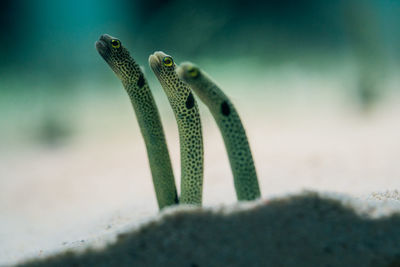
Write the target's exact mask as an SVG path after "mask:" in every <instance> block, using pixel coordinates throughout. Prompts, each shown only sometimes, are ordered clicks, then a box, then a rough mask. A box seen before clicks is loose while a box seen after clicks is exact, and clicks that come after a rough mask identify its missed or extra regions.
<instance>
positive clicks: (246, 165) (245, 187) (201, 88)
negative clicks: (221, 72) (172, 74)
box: [176, 63, 260, 200]
mask: <svg viewBox="0 0 400 267" xmlns="http://www.w3.org/2000/svg"><path fill="white" fill-rule="evenodd" d="M176 72H177V74H178V76H179V78H180V79H182V80H183V81H184V82H186V83H187V84H188V85H189V86H190V88H191V89H192V90H193V91H194V92H195V93H196V95H197V96H198V97H199V98H200V100H201V101H202V102H204V104H206V105H207V107H208V108H209V110H210V112H211V114H212V115H213V117H214V119H215V121H216V122H217V125H218V127H219V129H220V131H221V134H222V137H223V139H224V142H225V147H226V150H227V152H228V156H229V162H230V164H231V169H232V173H233V179H234V184H235V190H236V196H237V198H238V200H254V199H257V198H259V197H260V187H259V185H258V180H257V174H256V168H255V166H254V161H253V157H252V155H251V151H250V146H249V143H248V140H247V136H246V132H245V130H244V128H243V125H242V122H241V120H240V117H239V114H238V113H237V111H236V109H235V107H234V106H233V104H232V102H231V101H230V100H229V98H228V97H227V96H226V95H225V94H224V92H222V90H221V89H220V88H219V87H218V86H217V85H216V84H215V82H214V81H212V79H211V78H210V77H209V76H208V75H207V74H206V73H205V72H203V71H202V70H200V69H199V68H198V67H197V66H195V65H193V64H192V63H182V64H181V65H180V66H179V67H178V68H177V71H176Z"/></svg>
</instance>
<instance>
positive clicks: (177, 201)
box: [174, 190, 179, 204]
mask: <svg viewBox="0 0 400 267" xmlns="http://www.w3.org/2000/svg"><path fill="white" fill-rule="evenodd" d="M174 201H175V204H179V198H178V192H176V190H175V199H174Z"/></svg>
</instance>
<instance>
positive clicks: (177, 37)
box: [0, 0, 400, 265]
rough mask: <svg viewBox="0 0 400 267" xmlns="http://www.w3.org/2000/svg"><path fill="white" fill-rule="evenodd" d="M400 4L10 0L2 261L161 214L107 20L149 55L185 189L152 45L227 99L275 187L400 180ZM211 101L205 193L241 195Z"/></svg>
mask: <svg viewBox="0 0 400 267" xmlns="http://www.w3.org/2000/svg"><path fill="white" fill-rule="evenodd" d="M398 14H400V2H398V1H390V0H382V1H378V0H366V1H361V0H352V1H345V0H335V1H329V3H328V1H316V0H308V1H306V0H300V1H294V0H283V1H282V0H281V1H277V0H274V1H273V0H269V1H263V2H262V3H260V2H258V1H239V0H235V1H227V0H223V1H209V0H207V1H182V0H168V1H160V0H147V1H146V0H137V1H127V0H120V1H104V0H100V1H94V0H88V1H77V0H73V1H50V0H38V1H28V0H24V1H23V0H17V1H11V0H6V1H1V3H0V33H1V35H0V40H1V41H0V265H2V264H5V263H9V262H14V261H16V260H20V259H21V258H22V257H25V256H32V255H36V256H37V255H39V256H40V255H42V254H45V253H46V251H50V250H51V249H54V248H60V247H61V248H63V247H65V246H77V243H79V244H81V242H77V243H76V242H75V241H76V240H87V239H90V238H91V237H92V239H93V238H94V239H95V238H97V237H98V234H99V232H101V233H102V234H105V233H109V232H112V231H117V230H118V229H119V227H120V226H121V225H124V224H129V223H132V222H137V221H139V220H143V219H144V218H147V217H149V216H152V215H154V214H156V213H157V205H156V201H155V196H154V192H153V189H152V183H151V176H150V171H149V168H148V163H147V159H146V157H145V155H146V154H145V148H144V144H143V141H142V139H141V135H140V133H139V129H138V126H137V122H136V118H135V115H134V113H133V110H132V107H131V105H130V101H129V99H128V97H127V95H126V93H125V91H124V89H123V87H122V85H121V83H120V81H119V80H118V79H117V78H116V76H115V75H114V73H113V72H112V71H111V69H110V68H109V67H108V66H107V64H106V63H105V62H104V61H103V59H102V58H101V57H100V56H99V55H98V53H97V51H96V50H95V48H94V42H95V41H96V40H97V39H98V38H99V36H100V35H101V34H103V33H108V34H110V35H112V36H115V37H118V38H120V39H121V41H122V43H123V44H124V45H125V46H126V47H127V48H128V50H129V51H130V52H131V55H132V57H133V58H135V60H136V61H137V62H138V63H139V64H140V65H142V66H143V67H144V69H145V75H146V78H147V79H148V80H149V83H150V87H151V89H152V91H153V94H154V96H155V99H156V102H157V104H158V107H159V110H160V113H161V116H162V121H163V124H164V128H165V131H166V135H167V140H168V144H169V150H170V153H171V156H172V160H173V165H174V172H175V176H176V179H177V186H178V190H179V176H180V166H179V142H178V133H177V129H176V123H175V120H174V116H173V113H172V110H171V108H170V106H169V103H168V101H167V98H166V96H165V94H164V92H163V91H162V88H161V86H160V85H159V84H158V82H157V81H156V79H155V76H154V75H153V73H152V71H151V70H150V68H149V67H148V63H147V62H148V56H149V55H150V54H151V53H153V52H154V51H157V50H161V51H164V52H166V53H168V54H170V55H171V56H173V57H174V59H175V61H176V62H177V63H178V64H179V63H181V62H183V61H192V62H194V63H196V64H197V65H199V66H200V67H201V68H203V69H204V70H205V71H206V72H208V73H209V74H210V75H211V76H212V77H213V78H214V79H215V80H216V81H217V82H218V84H220V85H221V87H222V89H223V90H224V91H225V92H226V94H227V95H228V96H230V97H231V98H232V101H233V103H234V104H235V105H236V107H237V109H238V111H239V113H240V115H241V117H242V120H243V123H244V125H245V127H246V130H247V134H248V137H249V140H250V144H251V147H252V152H253V154H254V157H255V161H256V167H257V171H258V175H259V179H260V184H261V189H262V193H263V196H264V197H269V196H272V195H276V194H280V193H285V192H289V191H291V192H292V191H297V190H301V189H303V188H306V189H317V190H328V191H338V192H345V193H349V194H356V195H359V194H366V193H368V192H372V191H379V190H388V189H396V188H399V187H400V166H399V165H398V159H399V158H400V139H399V138H398V137H399V136H400V125H399V123H398V118H399V115H400V106H399V102H400V101H399V100H400V98H399V84H400V83H399V82H400V78H399V77H400V76H399V67H400V66H399V65H400V64H399V60H400V27H398V25H400V17H399V16H398ZM200 109H201V115H202V123H203V133H204V142H205V178H204V203H205V205H215V204H220V203H233V202H235V201H236V200H235V195H234V190H233V182H232V177H231V172H230V167H229V163H228V159H227V156H226V154H225V149H224V146H223V142H222V138H221V137H220V134H219V131H218V129H217V127H216V125H215V123H214V121H213V119H212V117H211V116H210V113H209V112H208V110H207V109H206V107H205V106H204V105H203V104H200ZM60 240H62V241H60ZM74 242H75V243H74ZM82 243H85V242H82Z"/></svg>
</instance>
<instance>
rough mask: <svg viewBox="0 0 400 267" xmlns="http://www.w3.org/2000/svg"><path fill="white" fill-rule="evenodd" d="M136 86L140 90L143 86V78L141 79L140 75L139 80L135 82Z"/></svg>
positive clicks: (141, 75)
mask: <svg viewBox="0 0 400 267" xmlns="http://www.w3.org/2000/svg"><path fill="white" fill-rule="evenodd" d="M137 85H138V86H139V88H142V87H143V85H144V77H143V74H140V75H139V80H138V82H137Z"/></svg>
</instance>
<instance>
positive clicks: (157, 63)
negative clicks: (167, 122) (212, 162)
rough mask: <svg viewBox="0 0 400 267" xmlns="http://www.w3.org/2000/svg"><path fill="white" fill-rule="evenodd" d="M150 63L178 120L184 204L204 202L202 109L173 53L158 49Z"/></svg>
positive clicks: (180, 199) (182, 198)
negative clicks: (176, 63)
mask: <svg viewBox="0 0 400 267" xmlns="http://www.w3.org/2000/svg"><path fill="white" fill-rule="evenodd" d="M149 64H150V67H151V68H152V69H153V72H154V74H155V75H156V76H157V78H158V80H159V81H160V83H161V86H162V87H163V89H164V91H165V94H166V95H167V97H168V100H169V102H170V104H171V107H172V110H173V111H174V114H175V118H176V120H177V123H178V131H179V143H180V153H181V195H180V198H179V202H180V203H182V204H195V205H201V201H202V190H203V161H204V160H203V138H202V132H201V122H200V115H199V109H198V107H197V103H196V101H195V99H194V97H193V94H192V92H191V90H190V88H189V87H188V86H187V85H186V84H185V83H183V82H182V81H181V80H180V79H179V77H178V75H177V74H176V72H175V68H176V65H175V63H174V61H173V59H172V57H170V56H168V55H166V54H164V53H163V52H155V53H154V54H153V55H151V56H150V57H149Z"/></svg>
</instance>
